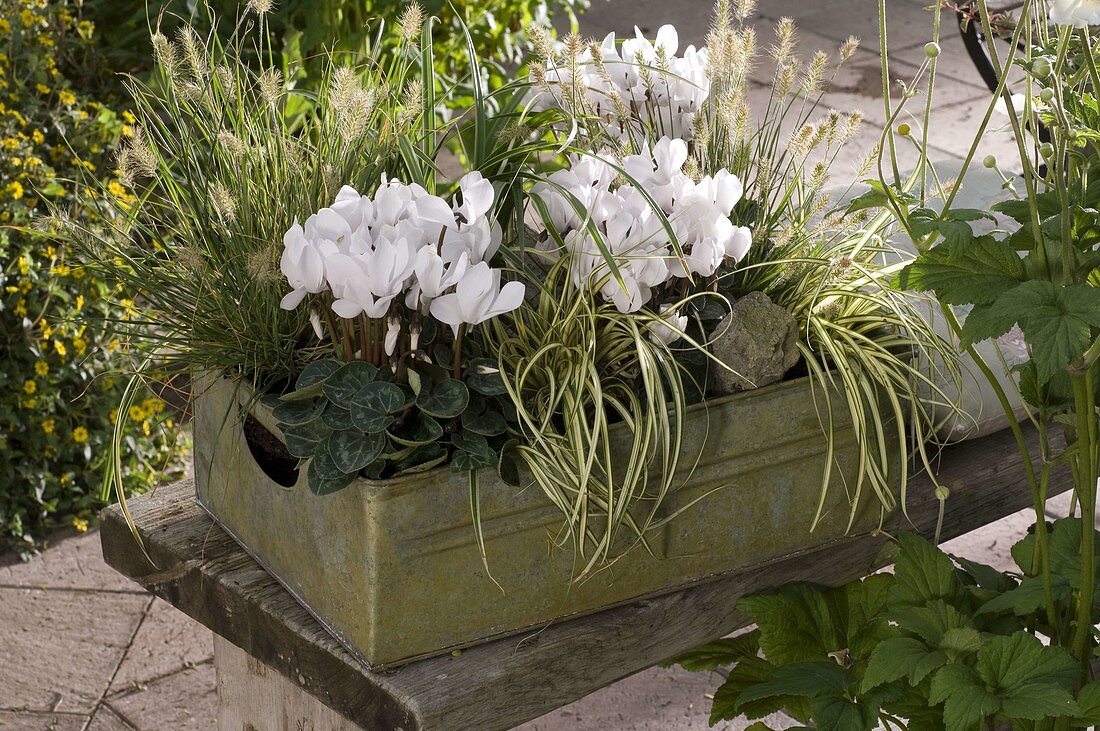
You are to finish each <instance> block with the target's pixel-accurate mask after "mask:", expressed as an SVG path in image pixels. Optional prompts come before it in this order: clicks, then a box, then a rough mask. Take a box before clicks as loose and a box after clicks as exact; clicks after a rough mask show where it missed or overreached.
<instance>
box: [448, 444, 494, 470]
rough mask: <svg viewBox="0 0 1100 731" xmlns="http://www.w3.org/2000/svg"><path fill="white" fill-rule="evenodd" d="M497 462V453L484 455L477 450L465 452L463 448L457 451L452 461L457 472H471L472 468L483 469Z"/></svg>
mask: <svg viewBox="0 0 1100 731" xmlns="http://www.w3.org/2000/svg"><path fill="white" fill-rule="evenodd" d="M496 463H497V458H496V455H495V454H489V455H484V454H480V453H477V452H464V451H462V450H461V449H460V450H458V451H456V452H455V454H454V459H453V460H452V461H451V466H452V467H453V468H454V470H455V472H469V471H471V470H482V469H485V468H486V467H492V466H493V465H495V464H496Z"/></svg>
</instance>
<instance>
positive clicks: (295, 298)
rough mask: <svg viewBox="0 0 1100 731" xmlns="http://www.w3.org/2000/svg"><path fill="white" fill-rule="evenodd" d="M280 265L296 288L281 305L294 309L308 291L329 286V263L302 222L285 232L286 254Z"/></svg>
mask: <svg viewBox="0 0 1100 731" xmlns="http://www.w3.org/2000/svg"><path fill="white" fill-rule="evenodd" d="M279 268H280V269H281V270H282V272H283V276H285V277H286V280H287V282H289V283H290V286H291V287H293V291H291V292H290V293H289V294H287V295H286V296H285V297H283V299H282V301H281V302H280V303H279V306H280V307H282V308H283V309H284V310H293V309H294V308H295V307H297V306H298V305H299V304H301V303H302V300H303V299H305V297H306V295H307V294H318V293H320V292H323V291H324V289H325V285H326V281H325V262H324V259H322V257H321V253H320V252H319V251H318V250H317V247H315V246H314V245H313V243H312V242H310V241H309V239H307V238H306V236H305V231H304V230H303V229H302V227H301V226H299V225H298V222H297V221H295V222H294V225H293V226H291V227H290V229H289V230H288V231H287V232H286V233H285V234H284V235H283V255H282V257H281V258H280V259H279Z"/></svg>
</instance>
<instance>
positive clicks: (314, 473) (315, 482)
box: [306, 457, 355, 495]
mask: <svg viewBox="0 0 1100 731" xmlns="http://www.w3.org/2000/svg"><path fill="white" fill-rule="evenodd" d="M330 461H331V460H330ZM321 471H322V470H321V465H320V460H318V459H317V458H316V457H314V458H313V459H312V460H310V462H309V470H308V471H307V472H306V477H307V478H308V480H309V489H310V492H312V493H313V494H314V495H331V494H332V493H334V492H338V491H340V490H343V489H344V488H345V487H347V486H348V485H350V484H351V483H352V482H354V481H355V475H354V474H339V473H338V474H337V475H336V476H335V477H323V476H322V475H321Z"/></svg>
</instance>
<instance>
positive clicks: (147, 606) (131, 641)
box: [80, 596, 157, 731]
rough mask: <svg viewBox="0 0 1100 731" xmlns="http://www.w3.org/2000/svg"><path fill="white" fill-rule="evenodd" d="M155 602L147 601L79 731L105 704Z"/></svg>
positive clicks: (85, 729)
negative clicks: (104, 685) (105, 684)
mask: <svg viewBox="0 0 1100 731" xmlns="http://www.w3.org/2000/svg"><path fill="white" fill-rule="evenodd" d="M156 600H157V598H156V597H155V596H150V597H149V601H148V602H147V603H146V604H145V609H144V610H143V611H142V613H141V619H140V620H138V623H137V625H135V627H134V631H133V632H131V633H130V639H129V641H128V642H127V643H126V649H125V650H123V652H122V655H121V656H120V657H119V658H118V662H117V663H116V664H115V669H114V671H112V672H111V677H110V678H108V679H107V687H105V688H104V689H103V693H101V694H100V696H99V700H98V701H96V704H95V708H93V709H92V713H91V715H90V716H88V720H87V721H85V723H84V725H83V726H82V727H81V730H80V731H88V727H89V726H91V725H92V721H94V720H95V717H96V714H97V713H99V709H100V708H102V707H103V706H104V704H105V703H106V700H107V694H108V693H110V692H111V686H112V685H114V682H115V678H117V677H118V671H119V670H120V669H122V663H124V662H126V657H127V656H128V655H129V654H130V650H132V649H133V647H134V640H136V639H137V635H138V632H140V631H141V628H142V627H143V626H145V620H147V619H148V618H149V611H150V610H151V609H152V608H153V602H155V601H156ZM112 710H113V709H112Z"/></svg>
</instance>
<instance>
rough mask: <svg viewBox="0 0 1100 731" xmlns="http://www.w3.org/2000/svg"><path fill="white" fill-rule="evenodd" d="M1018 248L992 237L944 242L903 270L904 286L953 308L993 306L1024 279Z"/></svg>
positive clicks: (900, 279) (901, 280)
mask: <svg viewBox="0 0 1100 731" xmlns="http://www.w3.org/2000/svg"><path fill="white" fill-rule="evenodd" d="M1024 277H1025V271H1024V263H1023V261H1021V259H1020V257H1019V255H1018V254H1017V253H1016V251H1015V249H1013V248H1012V247H1011V246H1009V245H1008V244H1006V243H1004V242H1000V241H997V240H995V239H994V238H993V237H992V236H979V237H978V238H975V239H974V240H972V241H968V242H966V243H964V244H959V243H951V242H944V243H942V244H940V245H939V246H937V247H935V248H934V249H932V250H931V251H928V252H926V253H924V254H921V255H920V256H919V257H917V259H916V260H915V261H914V262H913V263H912V264H910V265H908V266H907V267H905V269H903V270H902V272H901V275H900V276H899V277H898V281H899V283H900V284H901V286H902V287H905V288H911V289H916V290H919V291H929V290H931V291H934V292H935V293H936V295H937V296H938V297H939V298H940V299H941V300H943V301H944V302H946V303H948V304H952V305H968V304H990V303H992V302H994V301H996V300H997V298H998V297H1000V296H1001V295H1002V294H1003V293H1004V292H1006V291H1008V290H1010V289H1012V288H1013V287H1015V286H1017V285H1018V284H1019V283H1020V282H1022V281H1023V280H1024Z"/></svg>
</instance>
